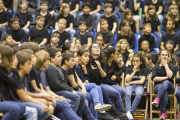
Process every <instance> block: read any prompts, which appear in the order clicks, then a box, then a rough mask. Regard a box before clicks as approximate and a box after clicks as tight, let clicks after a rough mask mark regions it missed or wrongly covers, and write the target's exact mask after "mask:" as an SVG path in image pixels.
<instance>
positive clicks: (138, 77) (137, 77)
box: [133, 76, 142, 79]
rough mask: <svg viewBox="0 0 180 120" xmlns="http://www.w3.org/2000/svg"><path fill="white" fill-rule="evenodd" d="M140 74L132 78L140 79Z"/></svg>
mask: <svg viewBox="0 0 180 120" xmlns="http://www.w3.org/2000/svg"><path fill="white" fill-rule="evenodd" d="M141 77H142V76H134V77H133V78H136V79H141Z"/></svg>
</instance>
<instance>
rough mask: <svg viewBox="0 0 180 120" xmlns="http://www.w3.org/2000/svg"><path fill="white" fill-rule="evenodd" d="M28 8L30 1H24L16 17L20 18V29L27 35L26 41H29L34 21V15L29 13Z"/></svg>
mask: <svg viewBox="0 0 180 120" xmlns="http://www.w3.org/2000/svg"><path fill="white" fill-rule="evenodd" d="M28 6H29V3H28V1H22V2H21V5H20V8H21V10H20V11H18V12H17V13H16V15H15V16H17V17H18V18H19V23H20V28H22V29H23V30H24V31H25V33H26V41H28V34H29V27H30V22H31V20H32V15H31V14H30V13H29V12H28V11H27V9H28Z"/></svg>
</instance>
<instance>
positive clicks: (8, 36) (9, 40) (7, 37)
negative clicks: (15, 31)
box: [3, 34, 14, 47]
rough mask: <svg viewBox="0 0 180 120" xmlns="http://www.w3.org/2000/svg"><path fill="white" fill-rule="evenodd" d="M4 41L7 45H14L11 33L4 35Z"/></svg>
mask: <svg viewBox="0 0 180 120" xmlns="http://www.w3.org/2000/svg"><path fill="white" fill-rule="evenodd" d="M3 41H4V43H5V44H6V45H8V46H10V47H13V45H14V43H13V39H12V35H11V34H5V35H4V37H3Z"/></svg>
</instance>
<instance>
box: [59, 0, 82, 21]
mask: <svg viewBox="0 0 180 120" xmlns="http://www.w3.org/2000/svg"><path fill="white" fill-rule="evenodd" d="M62 3H67V4H69V5H70V14H71V15H73V16H74V20H75V21H76V19H77V16H78V14H77V12H78V11H79V5H80V0H63V2H62Z"/></svg>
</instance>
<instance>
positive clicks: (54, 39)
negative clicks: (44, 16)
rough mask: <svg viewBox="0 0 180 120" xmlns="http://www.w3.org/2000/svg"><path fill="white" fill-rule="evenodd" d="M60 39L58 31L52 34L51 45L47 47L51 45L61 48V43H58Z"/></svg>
mask: <svg viewBox="0 0 180 120" xmlns="http://www.w3.org/2000/svg"><path fill="white" fill-rule="evenodd" d="M59 39H60V35H59V34H58V33H54V34H53V35H52V36H51V41H50V43H51V44H50V45H49V46H47V49H48V48H51V47H53V48H59V49H60V48H61V46H60V45H58V43H59Z"/></svg>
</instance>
